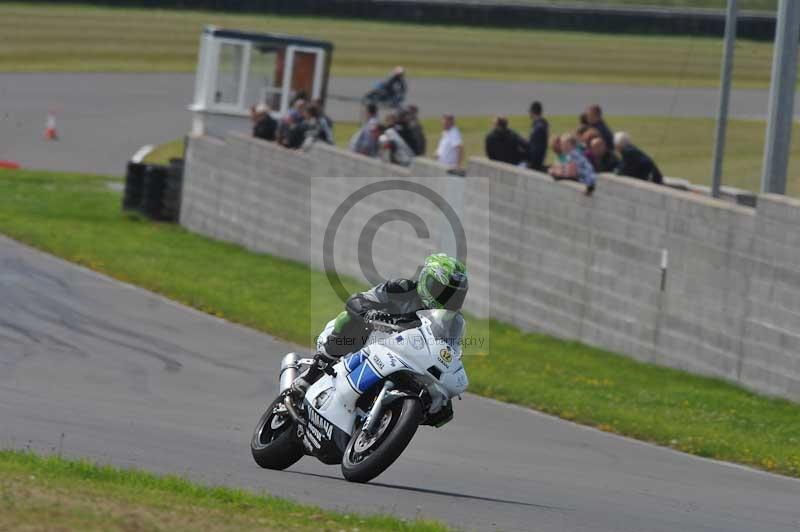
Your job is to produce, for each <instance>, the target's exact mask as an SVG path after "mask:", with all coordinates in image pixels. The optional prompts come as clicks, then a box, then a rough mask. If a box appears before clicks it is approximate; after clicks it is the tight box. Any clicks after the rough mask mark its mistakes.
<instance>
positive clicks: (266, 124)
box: [250, 103, 278, 141]
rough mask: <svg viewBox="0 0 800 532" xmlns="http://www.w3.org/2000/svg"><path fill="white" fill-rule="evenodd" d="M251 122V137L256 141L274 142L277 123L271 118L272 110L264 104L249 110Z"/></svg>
mask: <svg viewBox="0 0 800 532" xmlns="http://www.w3.org/2000/svg"><path fill="white" fill-rule="evenodd" d="M250 119H251V120H252V121H253V136H254V137H255V138H258V139H264V140H269V141H274V140H275V138H276V136H277V133H278V121H277V120H275V119H274V118H272V109H270V107H269V105H267V104H265V103H260V104H258V105H254V106H252V107H251V108H250Z"/></svg>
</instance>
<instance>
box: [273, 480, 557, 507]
mask: <svg viewBox="0 0 800 532" xmlns="http://www.w3.org/2000/svg"><path fill="white" fill-rule="evenodd" d="M285 472H286V473H291V474H293V475H303V476H308V477H317V478H327V479H331V480H339V481H342V482H345V480H344V479H342V478H341V477H336V476H333V475H321V474H319V473H307V472H303V471H285ZM364 485H365V486H377V487H381V488H389V489H395V490H404V491H413V492H416V493H424V494H428V495H442V496H444V497H456V498H458V499H469V500H473V501H485V502H495V503H501V504H513V505H516V506H527V507H529V508H540V509H543V510H555V511H560V512H561V511H568V510H571V508H563V507H560V506H549V505H546V504H535V503H532V502H523V501H512V500H509V499H496V498H493V497H482V496H480V495H469V494H467V493H458V492H454V491H443V490H432V489H427V488H417V487H414V486H400V485H397V484H384V483H382V482H370V483H368V484H364Z"/></svg>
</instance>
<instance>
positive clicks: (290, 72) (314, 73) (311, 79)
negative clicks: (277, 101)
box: [281, 46, 325, 112]
mask: <svg viewBox="0 0 800 532" xmlns="http://www.w3.org/2000/svg"><path fill="white" fill-rule="evenodd" d="M324 65H325V50H323V49H322V48H312V47H306V46H289V47H287V49H286V68H285V70H284V76H283V95H282V96H283V102H282V105H281V111H283V112H286V111H287V110H288V108H289V102H290V101H292V100H293V99H294V98H295V97H296V96H298V95H299V94H300V93H301V92H302V93H304V94H305V95H306V99H316V98H319V97H320V96H322V81H323V79H322V77H323V74H324Z"/></svg>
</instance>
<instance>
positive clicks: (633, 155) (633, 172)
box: [614, 131, 664, 185]
mask: <svg viewBox="0 0 800 532" xmlns="http://www.w3.org/2000/svg"><path fill="white" fill-rule="evenodd" d="M614 144H615V145H616V148H617V151H618V152H619V156H620V159H621V160H620V163H619V165H618V166H617V168H616V173H617V174H618V175H623V176H628V177H635V178H636V179H642V180H644V181H652V182H653V183H656V184H658V185H661V184H663V183H664V176H663V175H661V171H660V170H659V169H658V166H657V165H656V163H655V162H654V161H653V159H652V158H651V157H650V156H649V155H647V154H646V153H645V152H643V151H642V150H640V149H639V148H637V147H636V146H634V145H633V143H632V142H631V138H630V136H628V134H627V133H625V132H624V131H619V132H617V134H616V135H614Z"/></svg>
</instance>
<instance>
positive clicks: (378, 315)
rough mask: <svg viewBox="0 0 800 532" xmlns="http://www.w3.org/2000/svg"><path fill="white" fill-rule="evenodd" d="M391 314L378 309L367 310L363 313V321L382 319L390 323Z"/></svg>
mask: <svg viewBox="0 0 800 532" xmlns="http://www.w3.org/2000/svg"><path fill="white" fill-rule="evenodd" d="M392 318H393V316H392V315H391V314H389V313H388V312H381V311H380V310H368V311H367V312H366V314H364V321H366V322H370V321H382V322H385V323H391V322H392Z"/></svg>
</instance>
